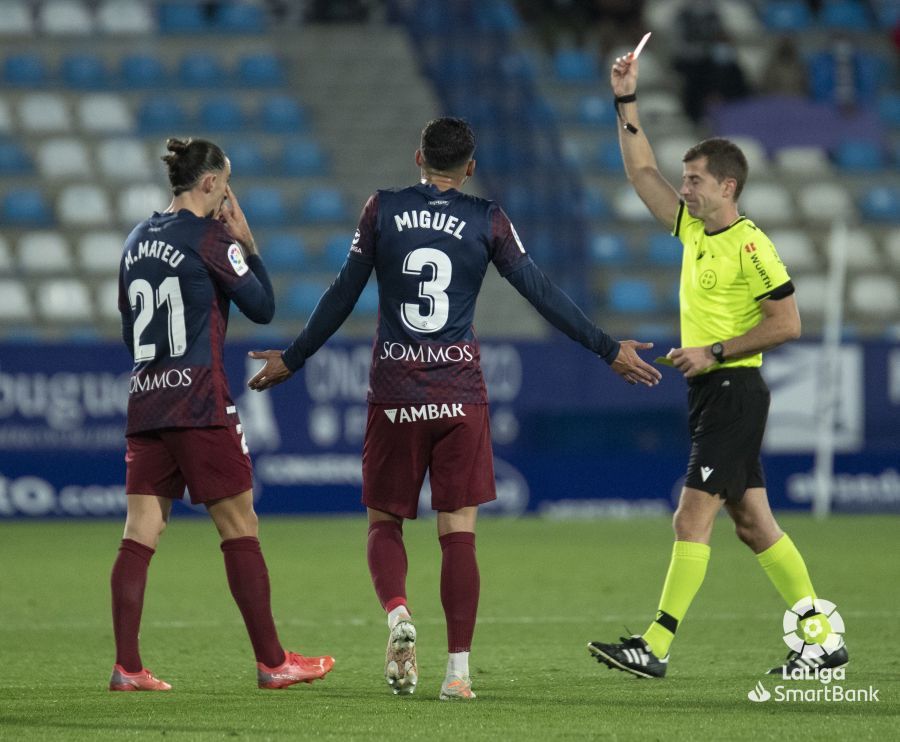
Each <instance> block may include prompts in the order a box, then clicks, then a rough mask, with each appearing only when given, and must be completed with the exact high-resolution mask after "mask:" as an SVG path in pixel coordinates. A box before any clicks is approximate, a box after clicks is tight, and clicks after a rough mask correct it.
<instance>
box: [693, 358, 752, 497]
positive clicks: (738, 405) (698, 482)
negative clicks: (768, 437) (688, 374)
mask: <svg viewBox="0 0 900 742" xmlns="http://www.w3.org/2000/svg"><path fill="white" fill-rule="evenodd" d="M688 414H689V418H688V423H689V426H690V431H691V456H690V459H689V460H688V468H687V478H686V480H685V486H686V487H692V488H693V489H698V490H701V491H703V492H708V493H709V494H711V495H719V496H720V497H723V498H724V499H726V500H735V501H736V500H740V499H741V498H742V497H743V496H744V492H745V491H746V490H747V489H748V488H750V487H765V486H766V479H765V475H764V474H763V468H762V462H761V461H760V458H759V453H760V448H761V447H762V439H763V433H764V432H765V430H766V418H768V416H769V387H767V386H766V382H765V381H764V380H763V377H762V374H761V373H760V371H759V369H758V368H729V369H722V370H719V371H712V372H710V373H708V374H703V375H701V376H697V377H694V378H691V379H688Z"/></svg>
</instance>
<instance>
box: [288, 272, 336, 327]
mask: <svg viewBox="0 0 900 742" xmlns="http://www.w3.org/2000/svg"><path fill="white" fill-rule="evenodd" d="M326 288H328V284H326V283H325V282H324V281H313V280H311V279H306V278H305V279H302V280H300V281H296V282H295V283H292V284H291V285H290V286H288V288H287V291H286V293H285V297H284V310H285V315H286V317H287V318H298V319H304V320H305V319H306V318H308V317H309V315H310V314H312V311H313V309H315V308H316V304H318V303H319V299H321V298H322V294H323V293H324V292H325V289H326Z"/></svg>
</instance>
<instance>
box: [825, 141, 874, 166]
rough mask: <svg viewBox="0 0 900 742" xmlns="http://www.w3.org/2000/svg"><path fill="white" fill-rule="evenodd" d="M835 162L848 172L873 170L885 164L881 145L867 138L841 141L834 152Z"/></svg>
mask: <svg viewBox="0 0 900 742" xmlns="http://www.w3.org/2000/svg"><path fill="white" fill-rule="evenodd" d="M833 157H834V163H835V164H836V165H837V166H838V168H840V169H841V170H844V171H848V172H872V171H877V170H881V169H882V168H884V166H885V156H884V151H883V150H882V148H881V145H880V144H878V143H877V142H873V141H870V140H867V139H853V140H847V141H844V142H841V143H840V144H839V145H838V146H837V147H836V148H835V150H834V153H833Z"/></svg>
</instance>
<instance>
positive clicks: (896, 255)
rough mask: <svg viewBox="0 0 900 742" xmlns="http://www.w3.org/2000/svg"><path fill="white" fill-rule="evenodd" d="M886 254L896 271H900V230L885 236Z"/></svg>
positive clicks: (893, 230) (892, 231)
mask: <svg viewBox="0 0 900 742" xmlns="http://www.w3.org/2000/svg"><path fill="white" fill-rule="evenodd" d="M884 254H885V255H886V256H887V259H888V260H889V261H890V263H891V265H892V266H893V267H894V270H895V271H900V229H892V230H891V231H890V232H888V233H887V234H886V235H885V237H884Z"/></svg>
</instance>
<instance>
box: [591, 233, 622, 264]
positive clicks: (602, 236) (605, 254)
mask: <svg viewBox="0 0 900 742" xmlns="http://www.w3.org/2000/svg"><path fill="white" fill-rule="evenodd" d="M590 257H591V263H593V264H594V265H616V266H621V265H627V264H628V262H629V255H628V243H627V242H626V241H625V238H624V237H623V236H622V235H620V234H614V233H611V232H601V233H599V234H595V235H593V236H592V237H591V249H590Z"/></svg>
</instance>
